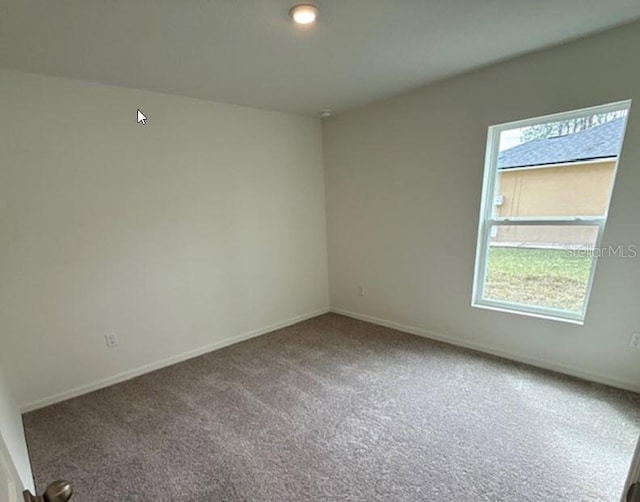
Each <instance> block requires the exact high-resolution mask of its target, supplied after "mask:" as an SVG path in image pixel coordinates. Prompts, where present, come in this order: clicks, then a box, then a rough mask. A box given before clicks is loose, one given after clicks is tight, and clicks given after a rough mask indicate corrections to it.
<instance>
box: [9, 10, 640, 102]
mask: <svg viewBox="0 0 640 502" xmlns="http://www.w3.org/2000/svg"><path fill="white" fill-rule="evenodd" d="M293 3H294V1H293V0H291V1H287V0H0V66H4V67H9V68H16V69H20V70H25V71H31V72H38V73H45V74H51V75H59V76H64V77H72V78H79V79H83V80H90V81H96V82H104V83H108V84H118V85H124V86H129V87H135V88H140V89H149V90H153V91H160V92H165V93H170V94H178V95H183V96H193V97H199V98H205V99H210V100H214V101H222V102H227V103H237V104H241V105H248V106H255V107H259V108H267V109H274V110H282V111H292V112H300V113H316V112H318V110H320V109H322V108H332V109H334V110H336V111H341V110H345V109H348V108H351V107H354V106H357V105H361V104H364V103H368V102H370V101H373V100H376V99H379V98H382V97H386V96H389V95H393V94H396V93H399V92H401V91H403V90H407V89H411V88H415V87H419V86H420V85H422V84H424V83H427V82H430V81H434V80H437V79H441V78H443V77H445V76H448V75H452V74H455V73H460V72H463V71H465V70H469V69H471V68H475V67H478V66H482V65H485V64H488V63H491V62H494V61H497V60H500V59H504V58H507V57H510V56H514V55H516V54H520V53H523V52H527V51H531V50H535V49H537V48H541V47H545V46H548V45H552V44H556V43H559V42H562V41H565V40H568V39H572V38H576V37H579V36H582V35H585V34H588V33H591V32H594V31H599V30H602V29H605V28H607V27H610V26H614V25H616V24H620V23H623V22H625V21H630V20H633V19H636V18H639V17H640V1H638V0H317V1H316V2H315V3H316V4H317V5H318V6H319V7H320V18H319V21H318V24H317V25H316V26H314V27H312V28H311V29H308V28H307V29H300V28H296V27H295V26H293V25H292V23H291V22H290V21H289V19H288V16H287V11H288V10H289V7H290V6H291V5H292V4H293Z"/></svg>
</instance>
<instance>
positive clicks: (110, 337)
mask: <svg viewBox="0 0 640 502" xmlns="http://www.w3.org/2000/svg"><path fill="white" fill-rule="evenodd" d="M104 341H105V342H106V344H107V348H108V349H115V348H116V347H117V346H118V335H116V334H115V333H107V334H106V335H104Z"/></svg>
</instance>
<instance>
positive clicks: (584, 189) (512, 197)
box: [492, 159, 616, 246]
mask: <svg viewBox="0 0 640 502" xmlns="http://www.w3.org/2000/svg"><path fill="white" fill-rule="evenodd" d="M615 165H616V161H615V159H613V160H607V161H604V162H587V163H582V164H571V165H567V164H565V165H558V166H554V167H533V168H523V169H512V170H505V171H500V172H499V174H498V186H497V188H496V194H499V195H501V196H502V197H503V201H502V204H496V205H495V214H496V216H503V217H504V216H567V215H584V216H598V215H603V214H605V212H606V210H607V205H608V203H609V193H610V191H611V184H612V182H613V178H614V174H615ZM596 236H597V228H595V227H582V228H567V227H540V226H538V227H523V226H511V227H500V228H499V229H498V230H497V232H496V233H495V234H494V235H493V238H492V241H493V242H496V243H498V242H499V243H507V242H508V243H514V244H547V245H585V246H588V245H591V246H593V245H595V239H596Z"/></svg>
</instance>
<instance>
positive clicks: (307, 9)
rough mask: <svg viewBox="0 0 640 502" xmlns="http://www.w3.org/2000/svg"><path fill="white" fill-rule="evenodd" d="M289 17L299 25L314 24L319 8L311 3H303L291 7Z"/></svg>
mask: <svg viewBox="0 0 640 502" xmlns="http://www.w3.org/2000/svg"><path fill="white" fill-rule="evenodd" d="M289 15H290V16H291V18H292V19H293V21H294V22H295V23H297V24H313V23H315V22H316V19H317V17H318V7H316V6H315V5H312V4H310V3H301V4H298V5H294V6H293V7H291V9H289Z"/></svg>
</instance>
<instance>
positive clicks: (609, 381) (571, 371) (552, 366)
mask: <svg viewBox="0 0 640 502" xmlns="http://www.w3.org/2000/svg"><path fill="white" fill-rule="evenodd" d="M331 312H333V313H335V314H340V315H344V316H347V317H351V318H353V319H359V320H360V321H365V322H370V323H372V324H376V325H378V326H384V327H386V328H391V329H395V330H397V331H402V332H403V333H409V334H411V335H417V336H422V337H425V338H429V339H431V340H437V341H439V342H444V343H448V344H450V345H456V346H458V347H464V348H467V349H472V350H476V351H478V352H483V353H485V354H491V355H494V356H498V357H502V358H504V359H510V360H512V361H517V362H520V363H524V364H529V365H531V366H536V367H538V368H542V369H545V370H549V371H555V372H557V373H562V374H565V375H570V376H573V377H577V378H580V379H582V380H587V381H589V382H596V383H600V384H604V385H609V386H611V387H616V388H618V389H624V390H630V391H632V392H637V393H640V385H639V384H638V383H637V382H628V381H626V380H620V379H618V378H614V377H610V376H607V375H603V374H601V373H596V372H592V371H585V370H583V369H580V368H577V367H575V366H569V365H564V364H557V363H551V362H549V361H546V360H544V359H540V358H537V357H532V356H528V355H525V354H520V353H517V352H511V351H507V350H502V349H499V348H497V347H492V346H490V345H485V344H481V343H476V342H471V341H469V340H463V339H461V338H457V337H454V336H450V335H443V334H441V333H436V332H435V331H429V330H426V329H422V328H416V327H414V326H408V325H406V324H401V323H398V322H394V321H387V320H386V319H380V318H379V317H374V316H370V315H366V314H359V313H356V312H352V311H349V310H344V309H340V308H334V307H332V308H331Z"/></svg>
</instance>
